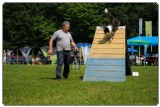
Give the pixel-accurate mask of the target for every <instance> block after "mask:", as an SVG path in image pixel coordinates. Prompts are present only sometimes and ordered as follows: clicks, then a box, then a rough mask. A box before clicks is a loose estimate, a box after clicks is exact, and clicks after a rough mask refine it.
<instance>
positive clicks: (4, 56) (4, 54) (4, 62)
mask: <svg viewBox="0 0 160 107" xmlns="http://www.w3.org/2000/svg"><path fill="white" fill-rule="evenodd" d="M3 64H6V51H5V50H4V52H3Z"/></svg>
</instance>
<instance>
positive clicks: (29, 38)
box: [3, 3, 158, 48]
mask: <svg viewBox="0 0 160 107" xmlns="http://www.w3.org/2000/svg"><path fill="white" fill-rule="evenodd" d="M105 7H107V8H108V11H109V12H110V13H111V14H113V16H116V17H117V18H118V19H119V20H120V21H121V25H125V26H126V29H127V31H126V34H127V38H130V37H133V36H137V35H138V30H139V29H138V20H139V18H143V19H144V21H147V20H152V22H153V35H157V34H158V5H157V4H156V3H5V4H4V5H3V46H4V48H8V47H11V48H12V47H13V48H14V47H22V46H25V45H28V46H30V47H39V46H44V45H48V41H49V39H50V36H51V35H52V34H53V33H54V32H55V31H56V30H58V29H59V28H60V27H61V23H62V22H63V21H65V20H68V21H70V23H71V29H70V32H71V34H72V36H73V38H74V40H75V42H90V43H91V42H92V40H93V37H94V32H95V29H96V26H105V25H107V24H108V23H109V21H110V19H108V18H106V17H105V15H104V8H105ZM143 28H144V27H143ZM143 32H145V31H144V29H143Z"/></svg>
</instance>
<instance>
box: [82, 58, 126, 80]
mask: <svg viewBox="0 0 160 107" xmlns="http://www.w3.org/2000/svg"><path fill="white" fill-rule="evenodd" d="M125 71H126V68H125V58H103V59H102V58H89V59H88V62H87V67H86V71H85V74H84V78H83V80H84V81H115V82H120V81H125V79H126V78H125V76H126V75H125V73H126V72H125Z"/></svg>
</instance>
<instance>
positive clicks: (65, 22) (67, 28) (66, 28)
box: [62, 21, 70, 32]
mask: <svg viewBox="0 0 160 107" xmlns="http://www.w3.org/2000/svg"><path fill="white" fill-rule="evenodd" d="M62 29H63V31H64V32H68V31H69V29H70V23H69V22H68V21H64V22H63V23H62Z"/></svg>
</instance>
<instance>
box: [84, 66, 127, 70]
mask: <svg viewBox="0 0 160 107" xmlns="http://www.w3.org/2000/svg"><path fill="white" fill-rule="evenodd" d="M86 70H87V71H105V70H107V71H122V72H123V71H124V70H125V68H124V66H96V65H95V66H87V68H86Z"/></svg>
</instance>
